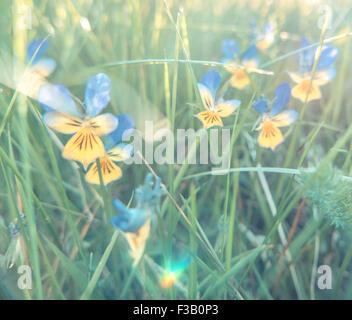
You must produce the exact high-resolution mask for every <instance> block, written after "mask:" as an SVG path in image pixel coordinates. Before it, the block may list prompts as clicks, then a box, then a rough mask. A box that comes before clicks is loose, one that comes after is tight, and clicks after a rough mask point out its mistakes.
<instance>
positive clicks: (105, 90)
mask: <svg viewBox="0 0 352 320" xmlns="http://www.w3.org/2000/svg"><path fill="white" fill-rule="evenodd" d="M110 89H111V83H110V79H109V78H108V76H107V75H105V74H104V73H99V74H96V75H95V76H93V77H91V78H90V79H89V81H88V83H87V86H86V89H85V93H84V111H83V112H82V111H81V110H79V109H78V108H77V106H76V104H75V102H74V101H73V99H72V98H71V96H70V95H69V94H66V95H62V91H64V90H65V89H64V87H62V86H53V85H52V84H48V86H47V85H44V86H42V87H41V88H40V90H39V99H38V100H39V102H40V103H42V104H44V105H47V106H51V105H52V104H55V103H56V102H55V101H53V100H55V98H56V93H55V91H57V92H58V93H61V96H65V97H66V98H65V99H64V100H66V102H67V103H66V104H65V103H64V102H62V103H61V104H60V105H62V106H63V110H62V112H59V111H61V110H59V109H60V108H58V107H57V108H56V110H59V111H49V112H47V113H46V114H45V115H44V122H45V123H46V125H47V126H49V127H50V128H52V129H54V130H56V131H58V132H61V133H65V134H73V136H72V137H71V138H70V139H69V141H68V142H67V143H66V145H65V147H64V149H63V151H62V156H63V157H64V158H66V159H71V160H76V161H79V162H81V163H82V164H83V166H84V167H85V168H87V166H88V165H89V164H90V163H91V162H93V161H94V160H95V159H97V158H102V157H104V156H105V148H104V144H103V142H102V140H101V138H100V137H102V136H105V135H107V134H109V133H111V132H112V131H114V130H115V129H116V127H117V125H118V120H117V118H116V117H115V116H114V115H112V114H110V113H106V114H102V115H98V114H99V113H100V112H101V111H102V110H103V109H104V108H105V107H106V106H107V104H108V103H109V101H110ZM66 90H67V89H66ZM67 106H69V108H68V107H67Z"/></svg>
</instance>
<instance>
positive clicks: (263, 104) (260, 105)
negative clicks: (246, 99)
mask: <svg viewBox="0 0 352 320" xmlns="http://www.w3.org/2000/svg"><path fill="white" fill-rule="evenodd" d="M252 107H253V108H254V109H255V110H256V111H257V112H258V113H259V114H260V115H262V114H263V113H265V112H266V110H267V109H268V101H267V100H266V99H264V98H263V97H261V98H260V100H259V101H257V102H255V103H253V104H252Z"/></svg>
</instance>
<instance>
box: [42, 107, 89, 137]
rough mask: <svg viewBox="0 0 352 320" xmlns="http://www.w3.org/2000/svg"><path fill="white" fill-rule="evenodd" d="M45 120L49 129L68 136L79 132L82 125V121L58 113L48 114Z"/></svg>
mask: <svg viewBox="0 0 352 320" xmlns="http://www.w3.org/2000/svg"><path fill="white" fill-rule="evenodd" d="M43 118H44V122H45V124H46V125H47V126H48V127H50V128H52V129H54V130H56V131H59V132H61V133H66V134H73V133H76V132H78V131H79V130H80V129H81V125H82V120H81V119H79V118H76V117H74V116H71V115H68V114H64V113H60V112H57V111H52V112H48V113H46V114H45V115H44V117H43Z"/></svg>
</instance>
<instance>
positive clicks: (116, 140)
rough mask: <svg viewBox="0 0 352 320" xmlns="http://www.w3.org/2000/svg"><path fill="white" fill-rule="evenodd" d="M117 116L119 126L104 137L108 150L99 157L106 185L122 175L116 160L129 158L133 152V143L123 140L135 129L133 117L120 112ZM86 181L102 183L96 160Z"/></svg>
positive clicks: (89, 170)
mask: <svg viewBox="0 0 352 320" xmlns="http://www.w3.org/2000/svg"><path fill="white" fill-rule="evenodd" d="M116 118H117V121H118V125H117V128H116V129H115V130H114V131H113V132H111V133H110V134H108V135H107V136H106V138H105V139H104V146H105V150H106V152H105V155H104V156H103V157H102V158H99V161H100V168H101V175H102V179H103V183H104V185H107V184H109V183H110V182H112V181H115V180H118V179H120V178H121V177H122V170H121V168H120V167H119V166H118V165H116V164H115V162H120V161H124V160H127V159H128V158H130V157H131V155H132V153H133V147H132V145H130V144H127V143H123V142H122V141H123V140H126V139H127V138H128V136H129V135H130V133H131V132H132V130H133V129H134V121H133V118H132V117H131V116H130V115H129V114H120V115H118V116H117V117H116ZM86 181H87V182H89V183H93V184H100V177H99V171H98V166H97V164H96V162H94V163H92V165H91V166H90V168H89V169H88V172H87V174H86Z"/></svg>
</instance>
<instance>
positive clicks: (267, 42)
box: [251, 22, 276, 51]
mask: <svg viewBox="0 0 352 320" xmlns="http://www.w3.org/2000/svg"><path fill="white" fill-rule="evenodd" d="M251 28H252V30H253V33H254V41H255V45H256V46H257V48H258V50H260V51H265V50H267V49H268V48H269V47H271V45H272V44H273V43H274V41H275V34H276V25H275V24H274V23H273V22H268V23H267V24H265V25H264V27H263V28H262V29H260V28H259V27H258V25H257V23H256V22H252V23H251Z"/></svg>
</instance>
